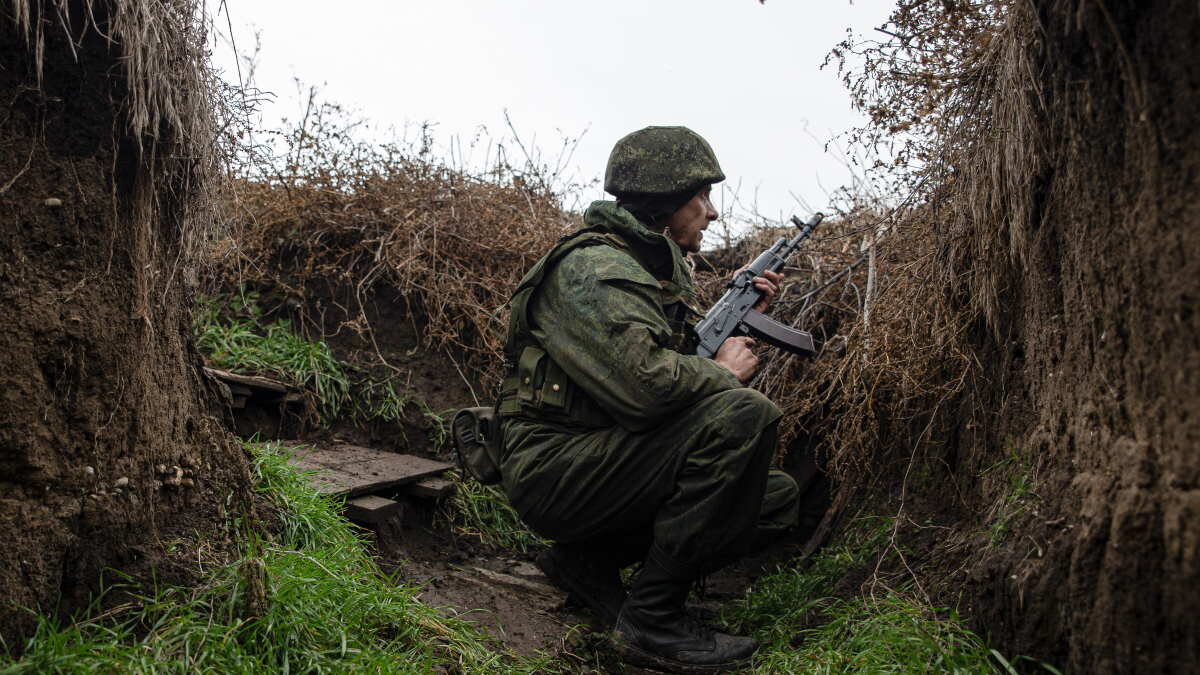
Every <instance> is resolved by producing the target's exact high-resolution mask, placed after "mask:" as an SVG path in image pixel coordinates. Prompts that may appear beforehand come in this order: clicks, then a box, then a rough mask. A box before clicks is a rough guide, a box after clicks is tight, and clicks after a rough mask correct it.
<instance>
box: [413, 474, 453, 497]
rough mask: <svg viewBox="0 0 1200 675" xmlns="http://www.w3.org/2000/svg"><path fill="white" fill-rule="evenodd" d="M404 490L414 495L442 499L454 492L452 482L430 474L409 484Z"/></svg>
mask: <svg viewBox="0 0 1200 675" xmlns="http://www.w3.org/2000/svg"><path fill="white" fill-rule="evenodd" d="M405 492H407V493H408V494H410V495H412V496H414V497H425V498H428V499H442V498H443V497H449V496H450V495H452V494H454V483H453V482H452V481H450V480H449V479H447V478H442V477H440V476H432V477H430V478H423V479H421V480H419V481H417V482H415V483H413V484H412V485H409V486H408V488H406V490H405Z"/></svg>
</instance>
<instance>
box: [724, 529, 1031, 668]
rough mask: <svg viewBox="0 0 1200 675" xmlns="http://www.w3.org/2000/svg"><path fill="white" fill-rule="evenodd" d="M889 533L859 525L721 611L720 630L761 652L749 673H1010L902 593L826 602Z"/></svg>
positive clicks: (972, 638)
mask: <svg viewBox="0 0 1200 675" xmlns="http://www.w3.org/2000/svg"><path fill="white" fill-rule="evenodd" d="M890 532H891V524H890V522H889V521H887V520H881V519H871V520H860V521H858V522H857V523H856V524H855V525H854V526H852V527H850V528H849V529H848V531H847V534H846V536H845V539H844V540H843V542H842V543H840V544H838V545H833V546H829V547H827V548H826V549H825V550H824V551H822V552H821V553H819V554H818V555H816V556H815V557H814V558H813V559H812V560H811V561H810V562H809V563H808V564H800V565H797V566H795V567H789V568H784V569H781V570H780V571H778V572H776V573H775V574H772V575H770V576H767V577H764V578H762V579H760V580H759V581H758V582H757V583H756V584H755V586H754V588H753V589H752V590H751V592H750V593H749V594H748V595H747V596H746V597H745V598H744V599H743V600H742V601H740V602H739V603H737V604H735V605H733V606H731V607H727V608H726V609H725V611H724V612H723V613H722V619H723V621H724V622H725V624H726V626H727V627H729V628H731V629H733V630H737V631H749V632H750V633H751V634H753V635H754V637H755V638H756V639H758V640H759V641H760V643H761V644H762V645H763V646H762V648H761V649H760V650H759V652H758V654H757V655H756V656H755V661H754V670H755V672H762V673H793V672H805V673H808V672H812V673H860V672H866V673H910V672H926V673H946V672H951V673H1002V672H1013V671H1012V669H1011V666H1009V665H1008V663H1007V662H1006V661H1004V660H1003V659H1002V658H1000V656H999V654H997V653H995V652H994V651H993V650H990V649H989V648H988V647H987V645H986V644H984V642H983V641H982V640H981V639H980V638H979V637H978V636H976V635H975V634H974V633H972V632H971V631H969V630H968V629H967V628H966V627H965V626H964V625H963V624H962V622H961V621H960V620H959V618H958V617H957V616H956V615H955V614H954V613H953V612H952V611H948V610H938V609H935V608H932V607H929V606H928V605H926V604H924V603H923V602H921V601H920V600H919V599H918V598H917V597H916V596H915V595H913V594H910V593H907V592H906V591H905V590H904V589H903V588H886V587H883V586H882V585H880V588H881V592H880V593H879V594H878V595H869V596H856V597H851V598H848V599H839V598H832V597H829V595H828V594H829V593H830V591H831V590H832V589H834V588H835V585H836V584H837V582H838V581H839V580H840V579H842V578H843V577H844V576H845V575H846V574H847V573H852V572H853V571H855V570H859V569H864V568H866V566H868V565H873V563H874V562H875V561H876V560H877V559H878V556H879V555H880V554H882V553H884V552H885V551H886V550H887V547H888V546H889V541H888V540H889V537H888V534H889V533H890ZM884 562H887V561H886V560H885V561H884Z"/></svg>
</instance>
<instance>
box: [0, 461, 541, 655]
mask: <svg viewBox="0 0 1200 675" xmlns="http://www.w3.org/2000/svg"><path fill="white" fill-rule="evenodd" d="M252 451H253V453H254V472H255V478H256V482H257V485H258V490H259V491H261V492H262V493H263V494H265V495H266V496H267V497H268V498H269V499H270V500H271V501H272V502H273V503H274V504H275V505H277V506H278V507H280V510H281V512H282V513H281V517H282V531H281V532H279V533H278V534H276V535H271V536H260V535H251V536H249V537H247V538H246V539H245V541H244V542H243V551H242V557H241V559H240V560H237V561H234V562H232V563H230V564H227V565H224V566H222V567H219V568H217V569H216V570H215V571H213V572H212V574H211V575H210V577H209V578H208V580H207V581H206V583H204V584H203V585H201V586H200V587H198V588H181V587H165V588H158V589H154V590H153V591H152V592H150V593H147V594H143V595H136V596H135V601H134V602H131V603H127V604H126V605H124V606H122V607H123V608H124V609H123V611H120V612H115V613H114V612H113V611H111V610H110V612H108V613H107V614H108V616H107V617H105V618H102V619H97V620H90V621H88V620H84V621H80V622H77V623H74V624H60V623H56V622H55V621H53V620H52V619H49V618H44V619H42V621H41V623H40V625H39V627H38V630H37V632H36V634H35V635H34V636H33V637H32V638H31V639H30V640H29V641H28V643H27V644H26V645H25V647H24V650H23V651H24V656H23V657H22V658H21V659H20V660H5V659H4V658H3V657H0V673H6V674H7V673H35V672H36V673H42V672H85V671H86V672H162V671H168V672H201V671H203V672H222V673H224V672H314V673H321V672H349V671H371V672H389V673H393V672H396V673H427V672H434V671H437V670H445V669H447V668H448V669H450V670H460V671H464V672H489V673H490V672H548V671H553V670H555V669H556V668H555V667H554V664H553V663H552V662H551V661H550V660H549V658H543V659H540V660H525V659H521V658H519V657H517V656H515V655H512V654H510V653H505V652H500V651H496V650H494V649H493V646H492V645H491V644H490V643H489V642H488V641H487V639H486V638H485V637H484V636H483V635H482V634H480V633H479V632H478V631H477V630H476V629H474V628H473V627H472V626H471V625H470V624H467V623H465V622H463V621H459V620H456V619H448V618H445V617H443V616H441V615H440V614H439V613H438V612H437V611H436V610H435V609H434V608H431V607H427V606H425V605H423V604H422V603H421V602H420V601H418V600H417V598H416V593H417V589H414V588H411V587H406V586H403V585H401V584H399V583H397V581H396V580H395V579H389V578H386V577H384V576H382V575H381V574H380V573H379V570H378V568H377V567H376V566H375V564H374V563H373V562H372V561H371V559H370V558H369V557H368V556H367V554H366V552H365V549H364V548H363V543H362V541H361V539H360V536H359V533H358V531H357V530H355V529H353V528H352V526H350V525H349V524H348V523H347V522H346V521H345V520H344V519H343V518H341V517H340V516H339V515H338V509H337V505H336V504H335V503H334V502H333V501H332V500H331V499H330V498H328V497H325V496H322V495H320V494H317V493H316V492H314V491H313V490H312V489H311V488H309V487H308V486H307V484H306V483H305V482H304V480H303V478H302V477H301V476H300V475H299V474H297V473H296V471H295V470H294V469H293V468H291V467H290V466H289V465H288V464H287V461H286V457H285V456H284V455H283V454H282V453H281V452H280V451H279V450H278V448H276V447H274V446H269V445H263V446H256V447H252ZM119 609H120V608H119Z"/></svg>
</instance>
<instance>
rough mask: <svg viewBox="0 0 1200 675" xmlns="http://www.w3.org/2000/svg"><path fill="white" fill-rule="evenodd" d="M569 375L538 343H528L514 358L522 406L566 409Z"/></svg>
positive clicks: (570, 389)
mask: <svg viewBox="0 0 1200 675" xmlns="http://www.w3.org/2000/svg"><path fill="white" fill-rule="evenodd" d="M573 388H574V387H572V385H571V379H570V378H568V377H567V374H566V373H565V372H563V369H562V368H559V367H558V364H557V363H555V362H554V359H552V358H550V355H549V354H547V353H546V352H545V350H543V349H542V348H541V347H535V346H532V345H531V346H528V347H526V348H525V349H523V350H522V351H521V359H520V360H519V361H518V362H517V400H518V401H520V403H521V407H522V408H527V409H528V408H534V409H537V410H546V411H552V412H565V411H566V410H567V409H568V408H570V407H571V391H572V389H573Z"/></svg>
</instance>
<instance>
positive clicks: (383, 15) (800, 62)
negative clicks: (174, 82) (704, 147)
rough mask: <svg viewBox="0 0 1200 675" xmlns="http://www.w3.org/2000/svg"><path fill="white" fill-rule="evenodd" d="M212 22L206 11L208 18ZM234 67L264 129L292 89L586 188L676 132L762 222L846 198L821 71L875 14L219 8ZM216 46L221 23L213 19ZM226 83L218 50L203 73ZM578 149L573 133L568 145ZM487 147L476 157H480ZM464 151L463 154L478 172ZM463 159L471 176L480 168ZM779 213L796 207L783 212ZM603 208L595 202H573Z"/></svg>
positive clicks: (607, 7)
mask: <svg viewBox="0 0 1200 675" xmlns="http://www.w3.org/2000/svg"><path fill="white" fill-rule="evenodd" d="M208 2H209V5H210V10H212V11H214V12H216V10H217V9H218V8H219V6H220V0H208ZM224 4H225V7H226V8H227V9H228V12H229V17H228V20H229V21H230V22H231V23H232V25H233V28H234V35H235V38H236V42H237V46H238V49H239V51H240V52H242V53H243V54H245V53H246V52H248V51H250V50H251V49H252V48H253V44H254V39H253V37H252V36H253V34H254V31H255V30H257V31H259V33H260V36H261V52H260V54H259V57H258V65H257V70H256V74H255V84H256V85H257V86H258V87H260V88H261V89H264V90H267V91H271V92H273V93H274V94H275V95H276V97H277V98H276V101H275V102H274V103H271V104H268V105H267V107H266V108H265V109H264V111H263V112H264V118H265V119H266V120H268V122H267V123H268V124H270V122H269V120H273V119H278V118H280V117H290V118H292V119H295V118H296V117H298V113H299V110H300V108H301V103H300V98H299V96H298V93H297V89H296V85H295V83H294V81H293V79H294V78H299V80H300V81H301V82H302V83H304V84H305V85H317V86H318V87H320V88H321V91H322V95H323V97H324V98H325V99H327V100H330V101H336V102H338V103H342V104H344V105H346V106H348V107H350V108H351V109H353V110H355V111H356V112H358V113H360V114H361V115H362V116H363V117H365V118H367V119H369V120H371V121H372V122H373V123H374V124H375V125H376V126H378V127H381V128H387V127H394V128H395V129H397V130H398V131H397V132H396V133H397V134H400V133H403V129H404V128H406V127H407V128H409V129H410V135H411V130H412V129H413V128H414V127H415V126H416V125H419V124H420V123H422V122H425V121H428V122H432V123H434V124H435V125H436V126H435V127H434V129H435V132H436V137H437V139H438V142H439V146H440V149H441V150H442V152H443V154H444V153H445V152H446V147H447V146H448V145H449V144H450V142H451V139H455V138H457V139H458V140H459V141H460V142H461V143H463V144H464V145H469V143H470V141H471V139H472V138H473V137H475V136H476V135H477V133H478V131H479V129H480V128H481V127H484V128H486V130H487V133H488V134H490V136H491V137H493V138H502V137H505V136H507V135H508V130H507V128H506V125H505V123H504V116H503V113H504V111H505V110H507V111H508V114H509V117H510V118H511V119H512V122H513V125H514V127H515V128H516V130H517V132H518V133H519V134H520V135H521V137H522V140H523V141H525V143H526V144H527V145H530V144H533V145H536V146H538V147H540V148H541V149H542V155H543V159H545V160H546V161H549V162H551V163H553V160H554V158H555V157H556V156H557V155H558V152H559V148H560V147H561V144H562V139H563V138H564V136H566V137H577V136H579V135H580V134H583V136H582V139H581V141H580V142H579V145H578V147H577V149H576V151H575V154H574V157H573V161H572V167H571V168H572V170H573V171H574V172H575V174H576V176H577V178H579V179H581V180H583V181H588V180H591V179H593V178H601V177H602V176H603V173H604V165H605V162H606V161H607V158H608V153H609V150H611V148H612V145H613V143H614V142H616V140H617V139H618V138H620V137H621V136H623V135H624V134H626V133H628V132H630V131H633V130H635V129H638V128H641V127H643V126H647V125H650V124H683V125H686V126H688V127H691V128H692V129H694V130H696V131H697V132H699V133H700V134H701V135H703V136H704V137H705V138H707V139H708V141H709V143H711V144H712V146H713V148H714V150H715V151H716V153H717V157H718V158H719V160H720V162H721V165H722V168H724V170H725V173H726V175H727V176H728V177H729V179H728V180H727V181H726V185H727V186H730V187H736V186H738V184H739V183H740V188H738V190H739V196H740V198H741V200H742V201H743V202H750V203H753V202H755V201H756V202H757V204H758V207H759V209H760V211H762V212H763V213H764V214H765V215H768V216H770V217H774V218H780V217H782V218H786V217H787V216H788V215H790V214H791V213H793V212H797V213H801V214H804V213H806V212H807V211H808V210H809V208H810V207H811V208H812V209H820V208H822V207H824V206H825V205H826V203H827V199H826V194H827V193H828V192H830V191H832V190H833V189H834V188H836V187H838V186H840V185H843V184H847V183H849V182H850V181H851V174H850V172H849V170H848V169H847V168H846V167H845V166H844V165H843V162H842V161H841V160H840V159H839V158H838V157H836V156H835V155H837V154H838V151H837V150H833V149H831V152H830V153H826V152H825V151H824V149H823V145H824V143H825V141H827V140H829V139H831V138H832V137H833V136H834V135H835V134H837V133H839V132H841V131H844V130H845V129H847V128H848V127H850V126H853V125H854V124H855V123H856V122H857V117H856V116H855V114H854V113H852V112H851V110H850V108H849V104H848V97H847V95H846V93H845V91H844V90H843V89H842V87H841V84H840V82H839V81H838V77H837V72H836V69H835V68H833V67H827V68H826V69H824V70H821V69H819V66H820V64H821V62H822V60H823V59H824V57H825V54H826V53H827V52H828V51H829V49H830V48H832V47H833V46H834V45H835V44H836V43H837V42H838V41H840V40H841V39H843V38H844V37H845V35H846V29H847V28H850V27H853V28H854V29H855V31H856V32H860V33H863V32H869V31H870V30H871V28H872V27H873V26H877V25H880V24H881V23H882V21H883V19H884V18H885V17H886V15H887V14H888V12H889V11H890V9H891V7H892V6H893V5H894V2H892V1H890V0H857V1H856V2H854V3H853V4H851V3H850V2H849V1H848V0H824V1H821V2H801V1H800V0H768V1H767V3H766V4H765V5H762V4H759V2H758V1H757V0H604V1H592V2H583V1H582V0H504V1H503V2H501V1H499V0H420V1H416V0H391V1H387V0H355V1H354V2H340V3H337V2H329V1H328V0H325V1H324V2H310V1H308V0H225V3H224ZM215 21H216V25H217V26H218V28H219V29H221V30H225V28H226V21H227V17H226V14H225V13H224V10H221V11H220V13H219V14H217V15H216V17H215ZM214 58H215V61H216V63H217V66H218V68H220V69H222V70H224V71H225V73H226V77H227V78H228V79H231V80H233V81H236V79H237V73H236V68H235V62H234V60H233V58H232V53H231V51H230V50H229V49H228V48H227V44H226V45H225V46H224V48H222V47H218V49H217V51H216V54H215V55H214ZM585 132H586V133H585ZM485 144H486V141H485ZM482 152H483V150H482V149H478V150H477V151H476V154H482ZM474 159H476V160H479V159H480V158H479V157H475V158H474ZM793 195H795V198H799V199H800V200H801V201H802V202H803V203H801V204H798V203H797V202H796V199H795V198H794V197H793ZM583 196H584V198H585V199H592V198H597V199H598V198H603V197H604V195H603V191H602V190H601V188H600V187H599V186H598V185H597V186H596V187H595V188H594V189H591V190H588V191H587V193H586V194H584V195H583Z"/></svg>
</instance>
